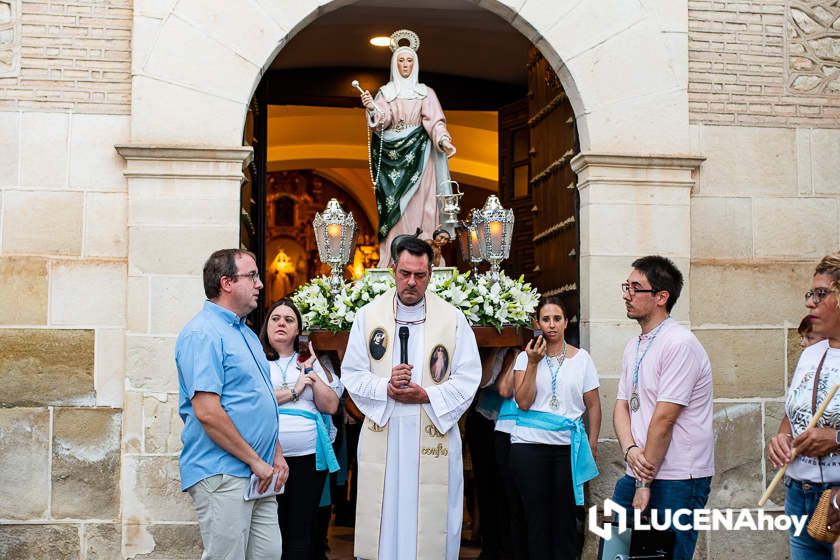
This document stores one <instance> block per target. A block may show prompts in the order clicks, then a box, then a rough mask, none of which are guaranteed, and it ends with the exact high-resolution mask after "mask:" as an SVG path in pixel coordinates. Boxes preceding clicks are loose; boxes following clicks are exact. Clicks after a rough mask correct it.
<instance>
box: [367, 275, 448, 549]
mask: <svg viewBox="0 0 840 560" xmlns="http://www.w3.org/2000/svg"><path fill="white" fill-rule="evenodd" d="M395 293H396V292H395V290H393V289H391V290H389V291H387V292H385V293H384V294H382V295H381V296H379V297H378V298H376V299H375V300H374V301H373V302H371V303H370V304H369V305H370V307H369V308H368V309H367V311H366V312H365V315H364V319H365V324H364V325H362V332H364V333H365V341H366V342H367V343H368V358H369V359H370V365H371V371H372V372H373V373H374V375H377V376H378V377H383V378H386V379H390V378H391V369H392V367H393V353H394V347H395V342H396V340H397V338H396V337H395V336H394V335H395V332H396V324H395V317H394V296H395ZM457 317H458V316H457V310H456V309H455V307H453V306H452V305H450V304H448V303H446V302H445V301H443V300H442V299H441V298H439V297H438V296H436V295H435V294H433V293H431V292H428V291H427V292H426V322H425V323H424V324H423V364H422V368H423V377H422V382H421V385H422V386H423V387H431V386H434V385H435V384H438V383H442V382H444V381H446V380H447V379H448V378H449V374H450V370H451V366H452V358H453V356H454V353H455V341H456V326H457ZM376 331H384V333H385V337H384V343H385V352H384V354H382V352H381V351H376V352H375V353H376V354H379V355H380V356H381V357H380V358H379V359H376V358H375V357H374V353H373V352H372V351H371V350H372V349H374V350H377V347H376V345H375V344H373V342H377V341H381V340H382V336H381V334H379V333H377V332H376ZM441 362H443V363H441ZM415 367H417V365H416V364H415ZM453 429H455V430H457V429H458V428H457V426H456V427H454V428H453ZM447 441H448V437H447V435H446V434H445V433H441V432H440V431H439V430H438V429H437V427H436V426H435V425H434V423H433V422H432V420H431V419H430V418H429V415H428V414H426V411H425V410H424V408H423V406H420V440H419V449H418V453H419V461H420V467H419V469H420V470H419V481H420V484H419V488H418V500H417V504H418V512H417V559H418V560H440V559H441V558H445V557H446V531H447V523H448V520H447V513H448V512H447V510H448V500H449V447H448V445H447ZM387 457H388V425H387V422H386V423H385V425H384V426H378V425H376V424H375V423H374V422H372V421H371V420H370V419H369V418H365V421H364V425H363V426H362V433H361V440H360V442H359V491H358V496H359V497H358V500H357V504H356V531H355V533H356V536H355V549H354V554H355V556H356V557H358V558H368V559H370V560H378V558H379V534H380V528H381V524H382V506H383V498H384V496H383V494H384V490H385V469H386V462H387Z"/></svg>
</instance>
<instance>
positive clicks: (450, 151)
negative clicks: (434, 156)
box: [440, 138, 458, 158]
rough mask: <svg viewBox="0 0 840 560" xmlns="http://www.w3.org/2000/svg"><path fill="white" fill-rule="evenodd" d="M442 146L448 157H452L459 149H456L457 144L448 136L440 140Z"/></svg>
mask: <svg viewBox="0 0 840 560" xmlns="http://www.w3.org/2000/svg"><path fill="white" fill-rule="evenodd" d="M440 148H441V149H442V150H443V153H445V154H446V157H447V158H451V157H452V156H454V155H455V152H457V151H458V150H456V149H455V146H453V145H452V142H450V141H449V139H448V138H444V139H443V140H441V141H440Z"/></svg>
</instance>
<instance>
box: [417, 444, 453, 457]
mask: <svg viewBox="0 0 840 560" xmlns="http://www.w3.org/2000/svg"><path fill="white" fill-rule="evenodd" d="M422 453H423V455H431V456H432V457H435V458H440V457H446V456H447V455H449V449H447V448H446V446H445V445H444V444H442V443H439V444H437V447H424V448H423V450H422Z"/></svg>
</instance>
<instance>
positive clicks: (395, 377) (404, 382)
mask: <svg viewBox="0 0 840 560" xmlns="http://www.w3.org/2000/svg"><path fill="white" fill-rule="evenodd" d="M411 369H412V366H411V365H410V364H397V365H395V366H394V367H393V368H391V380H390V381H389V382H388V396H389V397H391V398H392V399H394V400H395V401H397V402H401V403H404V404H425V403H427V402H429V395H428V394H427V393H426V390H425V389H423V387H421V386H420V385H418V384H416V383H412V382H411Z"/></svg>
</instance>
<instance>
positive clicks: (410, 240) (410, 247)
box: [394, 235, 435, 266]
mask: <svg viewBox="0 0 840 560" xmlns="http://www.w3.org/2000/svg"><path fill="white" fill-rule="evenodd" d="M403 251H408V252H409V253H411V254H412V255H414V256H415V257H422V256H423V255H426V257H427V258H428V260H429V266H432V260H433V259H434V258H435V255H434V253H433V252H432V247H431V245H429V244H428V243H426V242H425V241H423V240H422V239H420V238H418V237H415V236H413V235H400V236H399V237H397V238H396V239H394V265H395V266H396V264H397V263H398V262H399V260H400V254H401V253H402V252H403Z"/></svg>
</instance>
